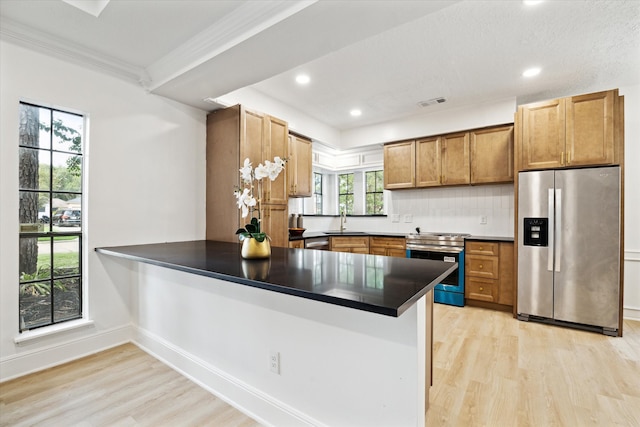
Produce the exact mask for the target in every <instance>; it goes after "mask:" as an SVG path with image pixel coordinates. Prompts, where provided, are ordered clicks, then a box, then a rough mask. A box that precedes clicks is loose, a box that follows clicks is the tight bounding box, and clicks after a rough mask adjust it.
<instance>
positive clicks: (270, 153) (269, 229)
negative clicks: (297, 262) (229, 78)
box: [206, 105, 289, 247]
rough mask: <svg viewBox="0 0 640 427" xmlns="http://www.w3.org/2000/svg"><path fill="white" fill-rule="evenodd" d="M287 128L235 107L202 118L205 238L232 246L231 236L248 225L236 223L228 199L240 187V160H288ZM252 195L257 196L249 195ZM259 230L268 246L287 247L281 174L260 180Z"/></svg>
mask: <svg viewBox="0 0 640 427" xmlns="http://www.w3.org/2000/svg"><path fill="white" fill-rule="evenodd" d="M288 136H289V129H288V125H287V123H286V122H284V121H282V120H280V119H277V118H275V117H271V116H269V115H267V114H263V113H259V112H256V111H251V110H247V109H245V108H244V107H242V106H240V105H235V106H233V107H228V108H224V109H220V110H216V111H213V112H212V113H210V114H209V115H208V116H207V184H206V198H207V201H206V224H207V230H206V238H207V239H208V240H220V241H227V242H237V241H238V237H237V236H236V235H235V231H236V230H237V229H238V228H239V227H240V226H243V225H244V224H246V223H247V222H249V220H250V219H249V218H241V216H240V215H241V213H240V210H239V209H238V206H237V204H236V198H235V196H234V195H233V190H234V188H236V187H238V186H239V185H240V172H239V169H240V167H241V166H242V164H243V162H244V159H245V158H249V160H250V161H251V163H252V165H253V167H256V166H258V164H259V163H262V162H264V161H265V160H269V161H273V158H274V157H275V156H279V157H281V158H286V157H288V152H289V137H288ZM254 194H255V193H254ZM255 195H256V196H257V194H255ZM260 197H261V201H262V215H263V217H262V220H263V222H262V230H263V231H265V232H266V233H267V234H268V235H269V236H270V237H271V244H272V245H273V246H283V247H287V246H288V243H289V233H288V218H287V217H288V207H287V203H288V180H287V170H286V168H285V171H284V172H283V173H281V174H280V175H279V176H278V178H277V179H276V180H275V181H273V182H272V181H270V180H269V179H264V180H263V181H262V194H261V195H260Z"/></svg>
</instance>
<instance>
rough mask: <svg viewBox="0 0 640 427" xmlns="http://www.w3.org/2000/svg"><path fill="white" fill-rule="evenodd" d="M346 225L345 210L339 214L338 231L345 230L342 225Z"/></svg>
mask: <svg viewBox="0 0 640 427" xmlns="http://www.w3.org/2000/svg"><path fill="white" fill-rule="evenodd" d="M346 223H347V211H346V210H345V209H343V210H342V212H340V231H344V230H346V229H347V227H345V226H344V225H345V224H346Z"/></svg>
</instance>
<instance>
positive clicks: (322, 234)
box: [289, 230, 407, 241]
mask: <svg viewBox="0 0 640 427" xmlns="http://www.w3.org/2000/svg"><path fill="white" fill-rule="evenodd" d="M332 236H352V237H353V236H378V237H407V233H388V232H383V231H374V232H370V231H350V230H345V231H310V232H308V233H307V232H305V233H304V234H303V235H302V236H295V237H293V236H289V241H294V240H305V239H313V238H315V237H332Z"/></svg>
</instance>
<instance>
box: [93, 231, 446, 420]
mask: <svg viewBox="0 0 640 427" xmlns="http://www.w3.org/2000/svg"><path fill="white" fill-rule="evenodd" d="M240 248H241V246H240V244H238V243H223V242H215V241H190V242H176V243H160V244H149V245H136V246H119V247H108V248H106V247H105V248H96V251H97V252H98V253H99V254H100V256H99V259H100V262H101V263H102V266H103V267H104V268H105V270H106V271H107V272H108V273H109V274H110V275H114V276H117V277H120V278H121V284H122V285H123V288H122V289H121V290H122V292H123V293H124V294H126V295H128V296H130V298H131V304H132V306H133V307H132V325H135V326H134V327H133V329H134V336H135V338H134V339H135V342H136V344H138V345H140V346H141V347H143V348H144V349H145V351H148V352H149V353H151V354H152V355H154V356H156V357H157V358H158V359H160V360H163V361H165V363H168V364H169V365H170V366H172V367H174V368H175V369H178V370H179V371H181V372H183V373H184V374H185V375H187V376H190V377H192V378H194V379H196V381H198V382H199V383H201V384H202V385H204V386H205V387H207V388H208V389H210V390H212V391H213V392H214V393H215V394H216V395H219V396H222V397H223V398H224V399H226V400H228V401H232V402H234V405H237V406H238V407H241V408H244V409H245V410H247V411H248V412H250V413H252V414H255V416H256V417H257V419H260V420H262V421H264V423H266V424H268V425H303V424H304V425H370V426H373V425H379V426H389V425H394V426H421V425H424V423H425V413H426V410H427V408H428V402H429V388H430V387H429V384H430V383H431V369H432V361H431V354H432V336H431V333H432V319H433V311H432V310H433V293H432V291H431V290H432V288H433V287H434V285H435V283H437V282H439V281H440V279H441V277H443V276H445V275H447V274H448V273H449V272H450V271H451V270H452V269H453V268H455V265H452V264H448V263H443V262H439V261H427V260H420V259H406V258H391V257H385V256H377V255H362V254H351V253H338V252H329V251H319V250H308V249H287V248H277V247H274V248H272V256H271V258H270V259H267V260H243V259H242V258H241V256H240ZM381 314H382V315H381ZM381 367H382V369H381ZM353 396H358V399H353ZM345 403H347V404H345Z"/></svg>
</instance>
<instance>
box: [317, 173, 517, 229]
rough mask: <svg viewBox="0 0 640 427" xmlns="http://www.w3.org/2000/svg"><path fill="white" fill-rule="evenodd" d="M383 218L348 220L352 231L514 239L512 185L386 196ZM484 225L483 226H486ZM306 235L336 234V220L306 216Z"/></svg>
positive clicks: (396, 192) (405, 191)
mask: <svg viewBox="0 0 640 427" xmlns="http://www.w3.org/2000/svg"><path fill="white" fill-rule="evenodd" d="M385 203H386V212H387V216H386V217H348V219H347V224H346V227H347V229H348V230H351V231H384V232H392V233H410V232H414V231H415V228H416V227H420V229H421V231H423V232H427V231H434V232H452V233H471V234H474V235H479V236H499V237H513V234H514V232H513V228H514V212H515V210H514V203H513V184H501V185H479V186H467V187H443V188H426V189H415V190H396V191H386V192H385ZM485 221H486V223H483V222H485ZM304 225H305V227H306V229H307V230H309V231H323V230H337V229H338V228H339V227H340V219H339V218H338V217H313V216H305V217H304Z"/></svg>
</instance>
